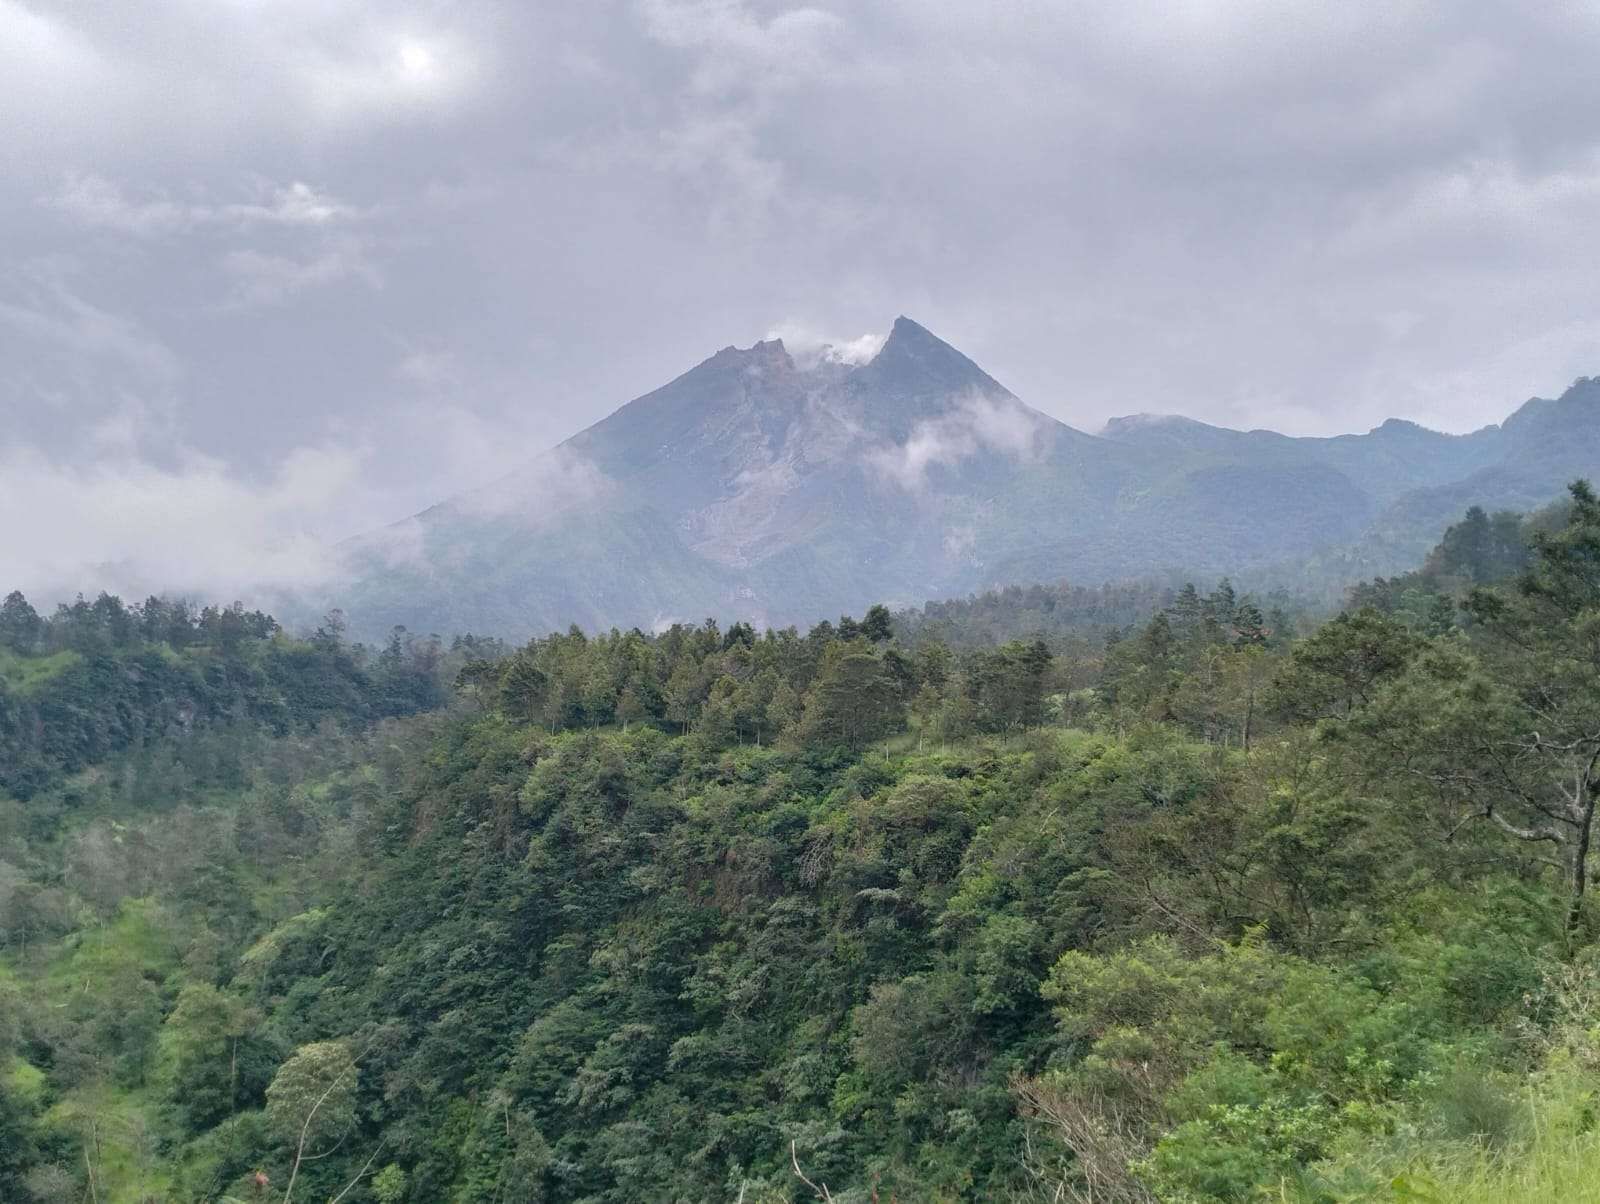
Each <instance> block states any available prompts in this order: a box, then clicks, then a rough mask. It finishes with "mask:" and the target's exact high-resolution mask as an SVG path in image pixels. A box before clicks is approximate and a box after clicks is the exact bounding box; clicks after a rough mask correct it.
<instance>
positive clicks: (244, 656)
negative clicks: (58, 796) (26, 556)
mask: <svg viewBox="0 0 1600 1204" xmlns="http://www.w3.org/2000/svg"><path fill="white" fill-rule="evenodd" d="M439 657H440V649H439V647H438V645H437V644H436V643H434V642H431V641H415V640H408V639H406V638H404V637H403V636H402V635H401V633H396V635H395V637H394V638H393V639H392V640H391V641H390V643H389V644H388V645H387V646H386V647H384V648H382V649H380V650H367V649H364V648H361V647H359V646H358V647H350V646H347V645H345V644H344V643H343V642H342V641H341V639H340V633H339V632H338V630H337V629H336V628H332V629H330V628H328V627H324V628H322V629H320V630H319V631H318V632H317V634H316V635H314V636H313V637H312V638H310V639H308V640H296V639H290V638H288V637H287V636H286V635H285V634H284V632H283V631H282V629H281V628H280V627H279V626H278V624H277V622H276V621H275V620H273V619H272V618H271V617H270V616H269V615H265V614H262V613H261V612H260V611H247V610H245V609H244V608H243V607H242V606H239V605H237V604H235V605H234V606H231V607H215V606H208V607H205V608H203V609H196V608H192V607H190V606H189V605H187V604H186V603H184V602H181V601H168V600H164V599H160V598H151V599H149V600H148V601H147V602H145V603H143V604H142V605H136V606H128V605H125V604H124V603H123V602H122V601H121V600H120V599H119V598H115V597H112V596H110V595H107V594H101V595H100V596H99V597H98V598H96V599H95V600H94V601H93V602H87V601H85V600H84V599H83V598H82V597H81V596H80V597H79V598H78V600H77V601H76V602H75V603H73V604H72V605H70V606H69V605H62V606H60V607H59V608H58V609H57V610H56V612H55V613H54V614H53V615H51V616H49V617H44V616H41V615H40V614H38V613H37V612H36V611H35V610H34V608H33V607H32V606H31V605H30V604H29V603H28V601H27V599H26V598H24V597H23V596H22V594H20V593H16V592H13V593H12V594H10V595H9V596H8V597H7V598H6V599H5V600H4V602H3V603H0V791H8V792H10V793H11V794H13V795H16V796H18V797H21V798H26V797H28V796H29V795H31V794H33V793H34V792H35V791H37V790H39V789H42V788H43V787H45V786H47V785H49V784H51V783H53V782H55V781H57V780H59V779H60V778H61V777H62V776H64V775H67V774H71V773H74V772H76V771H77V770H79V769H82V768H83V767H85V766H88V765H93V764H96V763H98V762H101V761H104V760H105V759H107V758H108V757H111V756H113V755H115V754H118V753H121V752H124V751H125V750H128V749H131V748H136V747H138V746H139V745H141V744H142V743H145V742H148V741H154V740H157V739H159V738H161V737H163V736H166V735H169V734H174V733H180V734H181V733H186V732H190V731H192V730H201V731H203V730H206V729H208V728H215V727H219V726H226V725H229V724H233V723H237V722H248V723H250V724H254V725H260V726H262V727H264V728H265V729H266V730H269V731H273V732H277V733H280V734H281V733H283V732H287V731H289V730H291V729H293V728H295V727H304V726H307V725H313V724H316V723H318V722H320V721H321V720H323V719H325V718H336V719H353V720H358V721H359V720H366V719H375V718H381V717H384V716H392V715H406V714H411V713H414V712H416V711H418V710H422V709H426V708H430V707H435V706H438V705H439V704H440V703H441V702H442V700H443V697H444V695H443V691H442V690H441V688H440V686H439V683H438V679H437V673H436V671H435V670H436V666H437V662H438V660H439Z"/></svg>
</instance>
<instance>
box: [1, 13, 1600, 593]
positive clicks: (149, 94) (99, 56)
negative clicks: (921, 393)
mask: <svg viewBox="0 0 1600 1204" xmlns="http://www.w3.org/2000/svg"><path fill="white" fill-rule="evenodd" d="M1597 63H1600V15H1597V10H1596V9H1595V8H1594V6H1593V5H1589V4H1571V5H1563V4H1543V5H1532V6H1530V5H1525V4H1520V3H1495V2H1488V0H1473V2H1472V3H1457V4H1451V5H1432V4H1411V3H1406V2H1405V0H1385V2H1383V3H1371V4H1362V3H1319V4H1305V3H1296V2H1294V0H1262V2H1260V3H1254V2H1250V3H1246V2H1236V3H1228V2H1212V0H1187V2H1185V0H1168V2H1162V3H1154V2H1151V3H1142V2H1140V0H1107V2H1104V3H1101V2H1096V0H1054V2H1050V3H1046V2H1043V0H1038V2H1031V0H1027V2H1025V0H984V2H981V3H978V2H971V0H962V2H959V3H957V2H955V0H816V2H815V3H809V4H804V5H798V4H794V3H787V2H767V0H582V2H581V3H575V2H572V0H559V2H558V0H515V2H510V0H508V2H504V3H489V2H473V0H451V2H444V0H439V2H436V3H414V4H409V5H402V4H398V3H393V2H389V3H377V2H370V3H363V2H356V0H140V2H139V3H138V4H127V3H100V2H89V0H56V2H54V3H50V2H45V0H0V146H3V148H4V149H3V152H0V420H3V421H0V516H3V517H0V589H3V588H6V587H8V586H9V585H10V584H13V583H16V584H21V585H24V586H25V587H30V588H32V589H35V590H44V591H50V590H59V589H60V588H62V587H63V586H65V585H67V584H68V583H81V584H82V585H83V586H84V587H85V588H89V587H97V586H99V585H101V584H105V583H110V584H113V585H117V586H119V587H121V588H124V589H132V588H136V587H137V586H138V585H139V584H142V583H144V582H150V583H151V584H157V583H159V584H162V585H168V586H172V587H175V588H188V589H196V588H204V589H207V590H212V591H220V592H226V591H228V590H230V589H241V590H242V589H245V588H246V587H247V586H248V585H249V583H250V582H251V581H253V580H257V579H261V578H263V577H270V576H273V575H279V576H292V575H293V573H294V572H295V571H297V566H299V565H301V564H303V563H304V556H303V553H304V551H305V549H307V548H309V547H312V546H314V545H316V544H318V543H319V542H320V541H323V540H326V539H329V538H334V537H341V536H344V535H347V534H350V533H352V532H355V531H359V530H363V529H366V528H369V527H371V526H373V525H375V524H378V523H382V522H385V521H388V520H391V519H396V518H399V517H402V516H404V515H406V514H408V513H411V512H413V511H415V510H417V509H419V508H421V507H422V506H424V505H426V504H428V503H430V502H432V501H435V500H437V499H439V498H440V497H442V496H445V495H447V494H449V493H451V492H454V491H456V490H458V489H461V488H465V487H467V486H470V485H473V484H475V483H480V482H482V481H483V480H485V479H487V478H489V477H491V476H493V475H495V474H498V473H500V472H503V471H505V470H507V469H509V468H511V467H513V466H514V465H515V464H516V463H518V462H519V461H521V460H524V459H527V458H529V457H531V456H532V455H533V454H535V453H537V452H538V451H540V450H542V449H544V448H546V447H548V446H550V445H552V444H554V443H556V442H558V441H559V440H561V439H563V438H565V437H566V436H567V435H569V434H572V433H573V432H575V431H577V430H579V429H581V428H582V427H584V426H585V425H587V424H589V423H590V422H592V421H594V420H595V419H597V418H600V417H602V416H603V415H604V414H606V413H607V412H609V411H610V410H612V409H614V408H615V407H616V406H617V405H618V404H620V403H622V402H624V401H626V400H628V399H629V398H631V397H633V396H635V395H637V394H639V393H642V392H645V391H647V390H649V389H651V388H653V387H655V386H657V385H659V384H661V383H664V382H665V381H666V380H667V379H669V378H671V377H672V376H674V375H676V374H678V373H679V372H681V371H683V370H684V369H686V368H688V367H690V366H692V365H693V364H694V363H695V362H696V361H698V360H699V359H701V358H703V357H704V356H706V355H709V354H710V353H712V352H714V351H715V350H716V349H718V348H719V347H722V346H725V345H727V344H729V343H737V344H740V345H746V344H748V343H750V342H752V341H754V340H756V339H758V338H760V337H762V336H763V335H765V334H767V333H769V332H771V331H774V330H780V329H781V330H784V331H787V332H790V334H791V339H792V338H793V337H794V335H795V334H796V333H809V334H810V335H811V336H812V337H817V338H821V337H827V338H833V339H844V338H853V337H858V336H861V335H865V334H873V333H882V332H884V331H886V330H887V328H888V326H889V324H890V323H891V321H892V320H893V318H894V316H895V315H896V314H898V313H902V312H903V313H906V314H909V315H910V316H912V317H915V318H917V319H918V320H919V321H921V322H922V323H923V324H924V325H926V326H928V327H930V328H931V329H932V330H933V331H934V332H935V333H937V334H939V335H941V336H942V337H944V338H946V339H947V340H949V341H950V342H952V343H954V344H955V345H956V346H957V347H959V348H961V349H962V350H963V351H965V352H967V353H968V354H969V355H971V356H972V357H973V358H974V359H976V360H977V361H978V362H979V363H980V364H982V365H983V366H984V367H985V368H986V369H988V370H989V371H990V372H991V373H992V374H994V375H995V376H997V377H998V378H999V379H1000V380H1001V381H1003V382H1004V383H1005V384H1007V385H1009V386H1010V387H1011V388H1012V389H1013V390H1014V391H1015V392H1017V393H1018V394H1019V395H1021V396H1022V397H1023V398H1024V399H1025V400H1026V401H1028V402H1029V403H1031V404H1033V405H1034V406H1037V407H1038V408H1040V409H1042V410H1045V411H1047V412H1049V413H1052V414H1055V415H1057V416H1058V417H1060V418H1062V419H1064V420H1066V421H1068V422H1070V423H1073V424H1074V425H1077V426H1080V427H1084V428H1087V429H1095V428H1097V427H1098V426H1099V425H1100V424H1101V423H1102V422H1103V421H1104V420H1105V419H1106V418H1107V417H1109V416H1111V415H1115V414H1124V413H1130V412H1137V411H1162V412H1168V411H1170V412H1181V413H1185V414H1189V415H1192V416H1195V417H1199V418H1203V419H1207V420H1210V421H1214V422H1219V423H1223V424H1226V425H1232V426H1245V427H1249V426H1270V427H1274V428H1277V429H1280V430H1285V431H1289V432H1292V433H1333V432H1340V431H1347V430H1365V429H1367V428H1369V427H1371V426H1373V425H1376V424H1377V423H1378V422H1380V421H1382V420H1383V419H1384V418H1386V417H1389V416H1391V415H1397V416H1402V417H1409V418H1413V419H1415V420H1417V421H1420V422H1423V423H1426V424H1428V425H1431V426H1435V427H1438V428H1441V429H1446V430H1456V431H1460V430H1467V429H1470V428H1473V427H1476V426H1479V425H1482V424H1484V423H1487V422H1492V421H1496V420H1498V419H1499V418H1501V417H1503V416H1504V414H1505V413H1506V412H1507V411H1508V410H1509V409H1511V408H1512V407H1513V406H1515V405H1516V404H1517V403H1519V402H1520V401H1521V400H1523V399H1525V398H1526V397H1528V396H1530V395H1534V394H1545V395H1548V394H1551V393H1554V392H1558V391H1559V390H1560V389H1561V388H1562V387H1563V386H1564V385H1566V384H1567V383H1568V382H1570V380H1571V379H1572V378H1573V377H1575V376H1577V375H1580V374H1591V373H1597V372H1600V345H1597V339H1596V335H1597V332H1600V285H1597V272H1596V263H1597V260H1600V71H1597V70H1596V64H1597Z"/></svg>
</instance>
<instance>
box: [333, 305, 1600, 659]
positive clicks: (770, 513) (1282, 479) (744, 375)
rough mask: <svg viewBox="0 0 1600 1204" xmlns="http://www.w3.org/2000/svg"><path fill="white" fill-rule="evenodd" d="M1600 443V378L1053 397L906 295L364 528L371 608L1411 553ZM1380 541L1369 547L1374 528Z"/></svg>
mask: <svg viewBox="0 0 1600 1204" xmlns="http://www.w3.org/2000/svg"><path fill="white" fill-rule="evenodd" d="M1597 470H1600V381H1590V380H1587V379H1585V380H1581V381H1579V382H1578V383H1577V384H1575V385H1574V386H1573V387H1572V389H1570V390H1569V391H1568V392H1567V393H1566V394H1565V395H1563V396H1562V397H1561V398H1560V399H1558V400H1554V401H1545V400H1535V401H1530V402H1528V403H1527V404H1526V405H1524V406H1523V407H1522V408H1521V409H1519V410H1518V411H1517V412H1516V413H1515V414H1513V415H1512V416H1511V418H1510V419H1508V420H1507V421H1506V422H1505V423H1504V424H1502V425H1500V426H1496V427H1487V428H1484V429H1483V430H1480V431H1477V432H1474V433H1472V434H1470V435H1464V436H1456V435H1445V434H1440V433H1438V432H1435V431H1429V430H1426V429H1424V428H1422V427H1419V426H1416V425H1415V424H1412V423H1408V422H1402V421H1397V420H1391V421H1389V422H1386V423H1384V424H1383V425H1382V426H1380V427H1377V428H1376V429H1374V430H1372V431H1369V432H1367V433H1366V434H1363V435H1342V436H1338V437H1335V438H1290V437H1288V436H1284V435H1280V434H1275V433H1273V432H1270V431H1248V432H1246V431H1234V430H1227V429H1224V428H1220V427H1214V426H1208V425H1206V424H1204V423H1200V422H1195V421H1193V420H1190V419H1186V418H1177V417H1164V416H1148V415H1138V416H1134V417H1129V418H1120V419H1116V420H1113V421H1112V422H1111V423H1109V424H1108V425H1107V426H1106V428H1105V429H1104V430H1103V431H1102V432H1100V433H1099V434H1097V435H1091V434H1087V433H1085V432H1083V431H1079V430H1075V429H1073V428H1072V427H1069V426H1067V425H1065V424H1063V423H1061V422H1058V421H1056V420H1055V419H1053V418H1051V417H1049V416H1047V415H1045V414H1042V413H1040V412H1039V411H1037V410H1034V409H1031V408H1030V407H1028V406H1027V405H1025V404H1024V403H1023V402H1022V401H1021V400H1019V399H1018V398H1017V397H1016V396H1014V395H1013V394H1012V393H1011V392H1010V391H1009V390H1007V389H1006V388H1005V387H1004V386H1003V385H1001V384H1000V383H999V382H998V381H996V380H995V379H994V378H993V377H991V376H989V375H988V374H987V373H985V372H984V371H983V370H982V369H981V368H979V367H978V366H977V365H976V364H974V363H973V362H972V361H971V360H970V359H968V358H967V357H966V356H964V355H962V354H961V353H960V352H959V351H957V350H956V349H955V348H953V347H951V346H950V345H949V344H947V343H944V342H942V341H941V340H940V339H938V338H936V337H935V336H934V335H932V334H931V333H929V332H928V331H927V330H925V329H924V328H923V327H921V326H919V325H917V323H915V322H913V321H911V320H910V319H908V318H903V317H902V318H900V319H898V320H897V321H896V322H895V324H894V328H893V330H892V331H891V332H890V334H889V336H888V338H887V339H886V340H885V342H884V343H883V346H882V348H881V349H880V350H879V351H878V352H877V354H876V355H875V356H874V357H873V358H871V359H870V360H868V361H866V362H864V363H858V364H852V363H848V362H845V361H844V360H843V359H841V358H839V357H837V356H834V355H832V354H829V353H826V352H824V353H823V354H821V355H820V356H816V355H814V356H811V357H809V358H808V359H806V360H805V361H803V362H797V360H796V358H795V357H794V356H792V355H791V354H790V353H789V352H788V351H787V350H786V349H785V347H784V346H783V344H782V342H780V341H778V340H772V341H768V342H761V343H757V344H756V345H755V346H753V347H750V348H746V349H739V348H735V347H728V348H724V349H723V350H722V351H719V352H718V353H717V354H716V355H714V356H712V357H711V358H710V359H708V360H706V361H704V362H703V363H701V364H699V365H698V366H697V367H695V368H693V369H691V370H690V371H688V372H686V373H685V374H684V375H682V376H680V377H678V378H677V379H676V380H674V381H672V382H671V383H669V384H667V385H664V386H663V387H662V388H660V389H657V390H656V391H654V392H653V393H649V394H646V395H645V396H643V397H640V398H638V399H637V400H635V401H632V402H630V403H628V404H627V405H625V406H623V407H622V408H621V409H619V410H617V411H616V412H615V413H614V414H612V415H611V416H610V417H608V418H606V419H604V420H603V421H601V422H599V423H596V424H595V425H594V426H592V427H590V428H589V429H588V430H586V431H583V432H582V433H581V434H579V435H577V436H575V437H573V438H572V439H569V440H568V441H567V442H565V443H563V444H562V445H560V446H559V447H557V448H555V449H553V450H551V451H549V452H547V453H545V454H544V455H542V456H539V457H537V458H536V459H534V460H533V461H532V462H531V463H530V464H529V465H528V466H527V467H526V469H524V470H522V471H519V472H517V473H514V474H512V475H511V476H509V477H506V478H504V479H502V480H500V481H496V482H493V483H492V484H489V485H487V486H485V487H484V488H482V489H480V490H477V491H474V492H471V493H468V494H464V495H462V496H459V497H456V498H453V499H450V500H449V501H446V502H444V503H442V504H440V505H438V506H435V507H433V508H432V509H430V510H427V511H425V512H424V513H422V514H420V515H417V516H416V517H414V518H412V519H408V520H406V521H405V522H403V523H400V524H397V525H396V526H394V527H392V528H389V529H388V530H385V531H381V532H376V533H374V534H373V535H371V536H369V537H366V538H363V539H360V540H356V541H353V542H352V543H351V544H350V545H348V547H347V548H346V551H347V553H348V557H349V565H350V582H349V584H348V586H347V587H346V588H345V589H343V590H342V591H340V592H339V594H338V595H337V596H334V597H332V598H330V599H328V600H329V601H331V602H333V603H336V604H339V605H341V606H343V607H344V608H345V610H346V612H347V614H348V615H349V616H350V619H351V622H352V626H353V627H354V629H356V630H357V631H359V632H363V633H368V634H371V633H378V632H382V631H385V630H387V628H388V627H389V626H390V625H392V624H396V623H399V624H403V625H405V626H407V627H409V628H411V629H412V630H421V631H440V632H449V631H463V630H473V631H478V632H485V633H494V634H501V635H506V636H513V637H517V636H524V635H528V634H531V633H534V632H543V631H546V630H549V629H551V628H556V627H563V626H566V625H567V624H569V623H578V624H581V625H583V626H584V627H587V628H591V629H592V628H596V627H609V626H612V625H620V626H634V625H637V626H644V627H648V626H651V625H656V624H661V623H664V622H668V621H671V620H677V619H682V620H690V621H697V620H699V619H701V618H704V617H706V616H708V615H709V616H716V617H718V618H719V619H723V620H727V619H733V618H745V619H750V620H753V621H756V622H758V623H771V624H784V623H790V622H794V623H802V624H803V623H808V622H811V621H814V620H816V619H818V618H821V617H823V616H826V615H830V614H838V613H840V612H841V611H851V610H859V609H861V608H862V607H864V606H866V605H867V604H869V603H870V602H873V601H891V602H916V601H921V600H922V599H925V598H932V597H940V596H949V595H952V594H960V593H965V592H967V591H970V590H973V589H978V588H983V587H986V586H990V585H996V584H1005V583H1010V582H1026V581H1039V580H1055V579H1059V578H1063V577H1068V578H1071V579H1073V580H1077V581H1101V580H1109V579H1124V578H1129V577H1136V576H1142V575H1148V574H1162V575H1167V574H1194V575H1198V576H1205V575H1208V574H1211V575H1214V574H1217V573H1222V572H1238V571H1240V570H1241V569H1246V570H1247V569H1250V568H1251V567H1252V566H1254V567H1259V568H1262V569H1266V568H1267V567H1268V566H1272V567H1273V568H1274V569H1275V570H1277V571H1287V572H1289V574H1290V575H1291V576H1292V575H1293V570H1285V569H1284V566H1295V565H1304V564H1306V563H1308V562H1315V563H1323V564H1329V563H1332V564H1335V565H1336V566H1343V567H1342V568H1338V567H1336V568H1334V569H1331V570H1324V576H1326V575H1327V572H1335V573H1337V572H1340V571H1346V572H1354V571H1356V569H1357V568H1360V569H1362V570H1368V569H1375V570H1376V571H1387V570H1388V569H1390V568H1394V567H1400V566H1402V565H1404V564H1406V563H1408V562H1409V560H1410V559H1412V558H1414V557H1415V556H1418V555H1420V554H1421V552H1422V551H1424V550H1425V549H1426V548H1427V547H1428V546H1430V545H1431V543H1432V542H1433V541H1434V540H1435V539H1436V538H1437V537H1438V535H1439V533H1440V532H1441V531H1442V529H1443V528H1444V526H1445V525H1446V524H1447V523H1448V522H1449V521H1450V520H1451V519H1453V518H1455V517H1457V516H1459V514H1460V513H1461V512H1462V510H1464V509H1465V508H1466V506H1468V505H1471V504H1479V505H1483V506H1485V507H1488V508H1491V509H1492V508H1499V507H1517V508H1526V507H1530V506H1533V505H1538V504H1540V503H1542V502H1545V501H1548V500H1550V499H1551V498H1552V497H1554V496H1555V495H1556V493H1558V492H1559V491H1560V489H1561V487H1562V485H1563V483H1564V482H1565V481H1566V480H1568V479H1570V478H1571V477H1573V476H1577V475H1592V474H1594V473H1596V472H1597ZM1352 549H1354V550H1355V551H1352Z"/></svg>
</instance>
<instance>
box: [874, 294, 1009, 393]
mask: <svg viewBox="0 0 1600 1204" xmlns="http://www.w3.org/2000/svg"><path fill="white" fill-rule="evenodd" d="M853 382H854V383H855V384H856V385H857V386H858V387H859V388H863V389H871V390H873V391H881V392H882V393H885V394H887V395H889V396H892V397H897V398H902V399H906V398H934V397H941V398H942V397H949V396H950V395H953V394H957V393H965V392H979V393H988V394H1001V395H1004V396H1007V397H1009V396H1010V395H1011V392H1010V390H1009V389H1007V388H1005V386H1003V385H1002V384H1000V382H999V381H997V380H995V379H994V377H992V376H990V375H989V374H988V373H987V372H985V371H984V370H983V369H982V368H980V367H978V365H977V364H975V363H973V362H972V361H971V360H970V359H968V358H967V357H966V356H964V355H962V354H961V352H959V351H957V350H956V349H955V348H954V347H952V346H950V344H949V343H946V342H945V341H944V340H943V339H941V338H939V337H938V336H937V335H935V334H934V333H933V332H932V331H930V330H929V329H928V328H927V327H925V326H922V325H921V324H919V323H917V322H913V321H912V320H911V319H910V318H908V317H906V316H905V315H904V314H901V315H900V316H899V317H898V318H896V319H895V320H894V326H893V327H892V328H891V329H890V331H889V337H888V338H887V339H885V340H884V343H883V347H882V348H880V349H879V351H878V354H877V355H875V356H873V357H872V359H871V360H869V361H868V362H867V363H866V364H863V365H862V366H861V368H859V369H858V370H857V371H856V373H855V376H854V378H853Z"/></svg>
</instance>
